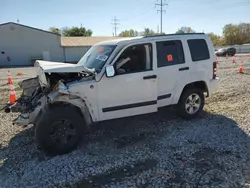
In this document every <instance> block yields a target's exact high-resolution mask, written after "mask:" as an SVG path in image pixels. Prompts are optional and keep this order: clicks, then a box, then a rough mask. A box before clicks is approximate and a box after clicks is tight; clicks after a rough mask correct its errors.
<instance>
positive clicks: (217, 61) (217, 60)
mask: <svg viewBox="0 0 250 188" xmlns="http://www.w3.org/2000/svg"><path fill="white" fill-rule="evenodd" d="M216 64H219V58H218V57H217V56H216Z"/></svg>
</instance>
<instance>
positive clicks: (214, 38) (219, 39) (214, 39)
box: [207, 32, 225, 46]
mask: <svg viewBox="0 0 250 188" xmlns="http://www.w3.org/2000/svg"><path fill="white" fill-rule="evenodd" d="M207 35H208V36H209V37H210V38H211V40H212V42H213V44H214V46H223V45H225V41H224V38H223V37H221V36H219V35H216V34H214V33H213V32H210V33H207Z"/></svg>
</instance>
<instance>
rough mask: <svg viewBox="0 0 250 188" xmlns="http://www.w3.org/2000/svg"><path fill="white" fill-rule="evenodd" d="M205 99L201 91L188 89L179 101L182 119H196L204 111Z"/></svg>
mask: <svg viewBox="0 0 250 188" xmlns="http://www.w3.org/2000/svg"><path fill="white" fill-rule="evenodd" d="M204 103H205V97H204V94H203V91H202V90H200V89H186V90H185V91H184V92H183V93H182V95H181V98H180V100H179V103H178V111H179V114H180V116H181V117H182V118H184V119H192V118H195V117H196V116H197V115H198V114H199V113H200V112H201V111H202V109H203V107H204Z"/></svg>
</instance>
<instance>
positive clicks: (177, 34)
mask: <svg viewBox="0 0 250 188" xmlns="http://www.w3.org/2000/svg"><path fill="white" fill-rule="evenodd" d="M179 35H205V33H173V34H164V35H153V36H145V37H144V38H149V37H150V38H152V37H164V36H179Z"/></svg>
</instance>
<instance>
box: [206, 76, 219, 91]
mask: <svg viewBox="0 0 250 188" xmlns="http://www.w3.org/2000/svg"><path fill="white" fill-rule="evenodd" d="M218 88H219V78H218V77H216V78H215V79H211V80H210V81H209V88H208V89H209V96H210V95H211V94H212V93H214V92H215V91H216V90H217V89H218Z"/></svg>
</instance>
